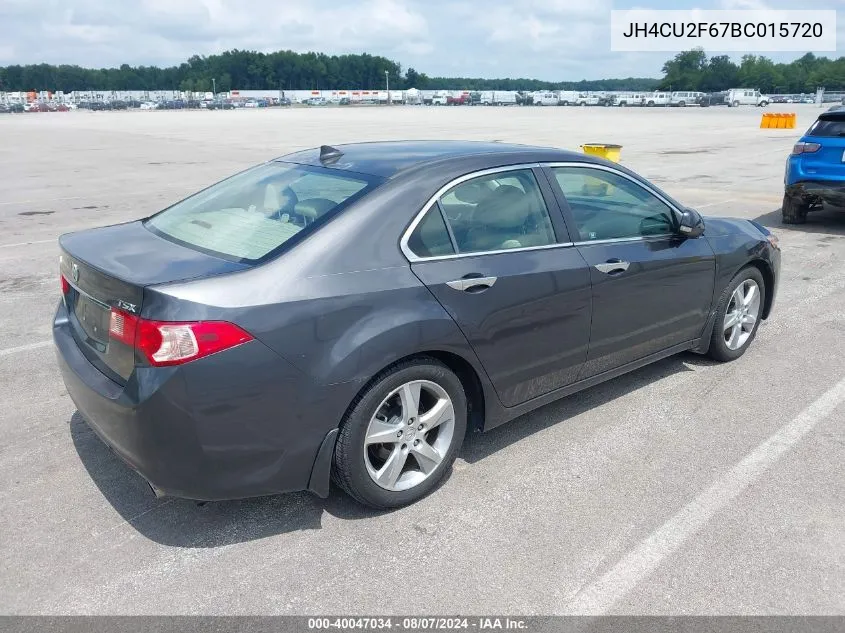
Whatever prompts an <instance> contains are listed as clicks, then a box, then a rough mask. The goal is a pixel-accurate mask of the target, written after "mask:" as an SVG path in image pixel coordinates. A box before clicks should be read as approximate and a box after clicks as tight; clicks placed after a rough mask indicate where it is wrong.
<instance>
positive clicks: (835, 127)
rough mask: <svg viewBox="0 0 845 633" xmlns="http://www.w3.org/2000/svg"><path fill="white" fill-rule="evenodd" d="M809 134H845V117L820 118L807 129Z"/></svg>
mask: <svg viewBox="0 0 845 633" xmlns="http://www.w3.org/2000/svg"><path fill="white" fill-rule="evenodd" d="M807 136H845V117H836V118H830V119H819V120H818V121H816V122H815V123H813V125H812V126H811V127H810V129H809V130H807Z"/></svg>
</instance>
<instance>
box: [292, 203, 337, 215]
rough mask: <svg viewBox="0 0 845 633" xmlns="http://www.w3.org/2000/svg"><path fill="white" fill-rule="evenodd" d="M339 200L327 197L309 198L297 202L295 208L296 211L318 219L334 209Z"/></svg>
mask: <svg viewBox="0 0 845 633" xmlns="http://www.w3.org/2000/svg"><path fill="white" fill-rule="evenodd" d="M336 206H337V202H334V201H333V200H328V199H327V198H309V199H308V200H302V201H301V202H297V203H296V206H295V207H294V208H293V211H294V213H296V214H298V215H301V216H303V217H306V218H308V219H310V220H316V219H317V218H319V217H320V216H321V215H323V214H324V213H326V212H328V211H330V210H332V209H334V208H335V207H336Z"/></svg>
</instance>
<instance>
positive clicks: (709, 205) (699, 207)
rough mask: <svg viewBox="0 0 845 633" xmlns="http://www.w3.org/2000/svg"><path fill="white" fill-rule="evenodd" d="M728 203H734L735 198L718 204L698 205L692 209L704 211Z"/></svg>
mask: <svg viewBox="0 0 845 633" xmlns="http://www.w3.org/2000/svg"><path fill="white" fill-rule="evenodd" d="M728 202H736V198H728V199H727V200H722V201H720V202H708V203H707V204H699V205H696V206H695V207H693V208H694V209H706V208H707V207H718V206H719V205H720V204H727V203H728Z"/></svg>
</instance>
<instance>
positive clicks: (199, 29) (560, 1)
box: [0, 0, 845, 80]
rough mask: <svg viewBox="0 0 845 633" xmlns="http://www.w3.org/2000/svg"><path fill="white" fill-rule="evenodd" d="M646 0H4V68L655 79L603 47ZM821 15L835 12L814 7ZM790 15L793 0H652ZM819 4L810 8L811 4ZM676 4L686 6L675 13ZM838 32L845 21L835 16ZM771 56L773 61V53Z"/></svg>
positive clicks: (659, 59) (649, 61)
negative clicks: (257, 55) (341, 70)
mask: <svg viewBox="0 0 845 633" xmlns="http://www.w3.org/2000/svg"><path fill="white" fill-rule="evenodd" d="M644 3H645V2H644V0H630V1H628V0H588V1H586V2H581V1H576V0H249V2H245V1H244V0H0V63H2V64H9V63H37V62H42V61H47V62H51V63H75V64H81V65H85V66H117V65H119V64H121V63H128V64H131V65H140V64H144V65H150V64H156V65H171V64H178V63H180V62H182V61H184V60H186V59H187V58H188V57H190V56H191V55H195V54H199V55H208V54H213V53H219V52H222V51H224V50H228V49H233V48H239V49H250V50H260V51H274V50H279V49H292V50H295V51H299V52H304V51H321V52H326V53H330V54H337V53H361V52H368V53H372V54H375V55H384V56H386V57H389V58H390V59H393V60H395V61H397V62H400V63H401V64H402V66H403V67H404V68H408V67H409V66H413V67H414V68H416V69H417V70H418V71H420V72H426V73H428V74H429V75H446V74H449V75H463V76H488V77H492V76H511V77H539V78H543V79H551V80H562V79H567V80H571V79H582V78H599V77H619V76H628V75H635V76H644V75H645V76H658V75H659V73H660V68H661V66H662V64H663V62H664V61H665V59H666V58H667V57H668V56H669V55H666V54H659V53H658V54H644V55H626V54H616V53H611V52H610V34H609V16H610V10H611V8H624V7H623V6H621V5H627V6H629V7H630V6H634V5H636V4H644ZM817 3H818V5H823V6H820V7H819V8H833V7H835V6H837V4H838V3H837V2H836V1H835V0H818V2H817ZM647 4H649V5H650V6H652V7H653V8H683V7H686V8H692V7H699V8H733V9H737V8H760V7H761V6H765V5H773V6H775V7H778V8H784V6H785V5H786V4H789V5H790V7H789V8H794V0H793V1H792V2H791V3H790V2H789V0H671V1H670V0H649V1H648V2H647ZM814 4H815V3H814ZM678 5H683V6H682V7H679V6H678ZM840 23H841V24H840V26H841V27H843V28H845V20H840ZM775 57H778V56H775Z"/></svg>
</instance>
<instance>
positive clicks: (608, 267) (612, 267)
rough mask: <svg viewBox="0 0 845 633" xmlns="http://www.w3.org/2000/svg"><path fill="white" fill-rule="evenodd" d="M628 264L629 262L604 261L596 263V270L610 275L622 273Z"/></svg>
mask: <svg viewBox="0 0 845 633" xmlns="http://www.w3.org/2000/svg"><path fill="white" fill-rule="evenodd" d="M630 265H631V262H623V261H615V262H605V263H604V264H596V270H598V271H599V272H603V273H605V274H606V275H612V274H613V273H624V272H625V271H626V270H628V266H630Z"/></svg>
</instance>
